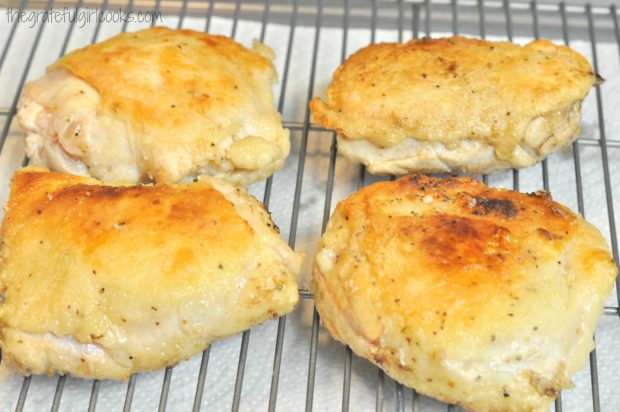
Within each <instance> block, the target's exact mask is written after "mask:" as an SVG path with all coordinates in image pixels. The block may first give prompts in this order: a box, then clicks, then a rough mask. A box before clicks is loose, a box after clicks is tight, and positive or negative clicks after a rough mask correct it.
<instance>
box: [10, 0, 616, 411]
mask: <svg viewBox="0 0 620 412" xmlns="http://www.w3.org/2000/svg"><path fill="white" fill-rule="evenodd" d="M299 2H300V0H292V11H291V13H290V20H289V22H288V24H289V26H290V28H291V30H290V32H289V37H288V42H287V54H286V57H285V65H284V71H283V74H282V83H281V89H280V98H279V102H278V110H279V111H280V112H282V110H283V107H284V102H285V96H286V85H287V80H288V75H289V67H290V59H291V54H292V53H291V52H292V47H293V44H294V39H295V29H296V28H297V27H298V15H299ZM55 3H56V2H55V1H54V0H48V1H47V3H46V4H45V5H46V7H48V8H49V7H53V6H54V5H55ZM83 3H84V1H83V0H78V1H77V2H75V3H74V4H73V6H74V7H75V8H76V9H80V8H81V7H83ZM180 3H181V4H180V8H179V9H178V16H179V21H178V27H179V28H180V27H182V25H183V20H184V18H185V16H186V15H187V13H188V5H189V2H188V0H183V1H182V2H180ZM220 3H221V4H224V5H227V4H229V3H230V2H226V1H222V2H216V1H214V0H209V2H208V5H207V7H206V16H205V20H206V23H205V31H208V30H209V28H210V23H211V17H212V16H213V15H214V14H215V13H216V12H217V9H218V6H220ZM271 3H272V0H265V2H264V4H263V5H262V10H263V12H262V20H261V21H262V25H261V34H260V40H261V41H262V40H264V38H265V34H266V30H267V26H268V24H269V22H270V15H271ZM357 3H359V2H357ZM491 3H492V4H491ZM109 4H110V3H109V0H103V1H102V3H101V5H100V7H101V8H102V9H104V10H105V9H108V7H109ZM385 4H386V3H385V2H382V1H372V0H371V1H370V2H367V3H366V5H367V7H368V8H370V28H371V42H374V41H375V33H376V29H377V19H378V13H379V10H378V7H379V6H382V5H385ZM442 4H447V5H448V6H449V8H450V11H451V28H452V32H453V34H458V33H459V16H458V12H457V11H458V8H459V7H463V4H465V5H466V6H467V7H475V8H476V9H477V11H478V30H479V36H480V37H481V38H484V37H485V36H486V32H487V29H486V27H487V25H486V22H485V18H486V17H485V10H486V8H488V7H493V8H494V9H498V8H500V9H501V10H502V11H503V14H504V17H505V36H506V37H507V39H508V40H510V41H512V39H513V35H514V30H513V18H512V11H513V10H523V8H524V7H525V8H529V10H530V11H531V18H532V27H531V35H532V36H533V37H534V38H539V36H540V28H539V11H540V9H541V7H544V8H545V9H546V10H549V9H553V8H555V11H556V14H557V15H559V17H560V19H561V23H562V26H561V27H562V34H563V39H564V42H565V44H567V45H569V42H570V35H569V24H568V18H567V14H568V11H567V8H568V6H567V5H566V4H565V3H560V4H559V5H557V6H553V5H548V4H546V5H539V4H538V2H537V1H536V0H532V1H531V2H530V3H523V2H518V1H514V2H511V1H510V0H502V2H501V3H499V2H497V1H494V2H489V4H485V1H484V0H477V2H475V3H474V2H472V1H467V0H461V1H460V2H459V1H458V0H449V2H447V3H445V2H444V3H442ZM28 5H29V3H28V0H22V1H21V2H20V3H19V9H20V10H24V9H25V8H27V7H28ZM396 5H397V10H398V13H397V28H398V40H399V41H402V40H403V32H404V26H405V22H404V17H405V8H406V7H407V8H409V7H411V28H412V37H413V38H418V37H419V35H420V33H419V31H420V19H421V18H422V17H421V15H422V14H423V16H424V17H423V18H424V21H423V25H424V30H423V33H424V34H425V35H426V36H430V35H431V34H432V27H431V25H432V22H433V19H432V15H431V13H432V10H433V5H432V4H431V1H430V0H423V1H422V2H419V1H417V2H406V1H404V0H397V1H396ZM133 6H134V1H133V0H128V2H127V3H126V7H127V9H128V10H130V11H131V10H133ZM160 7H161V0H156V1H155V7H154V8H155V10H160ZM242 7H243V4H242V1H241V0H234V9H233V13H232V20H233V24H232V29H231V33H230V36H231V37H233V38H234V37H235V35H236V31H237V26H238V21H239V18H240V14H241V10H242ZM341 7H342V13H341V14H342V22H341V24H342V27H343V29H344V30H343V40H342V48H341V61H344V59H345V58H346V56H347V40H348V29H349V26H350V13H349V10H350V8H351V0H342V2H341ZM570 7H571V8H572V9H574V8H575V7H576V6H570ZM593 9H594V8H593V7H592V6H591V5H589V4H588V5H586V6H585V7H583V8H582V12H584V13H585V16H586V17H585V18H586V19H587V32H588V37H589V39H590V43H591V48H592V62H593V66H594V69H595V71H597V72H598V56H597V46H596V27H595V25H594V22H593ZM596 12H597V13H598V14H601V13H603V14H607V15H608V16H609V17H610V19H611V21H612V24H613V33H614V36H615V40H616V42H617V44H618V50H619V56H620V28H619V23H618V20H619V19H618V13H617V9H616V6H615V5H611V6H610V7H609V9H603V8H600V7H599V8H596ZM572 13H573V14H577V13H579V12H578V11H574V10H573V11H572ZM322 22H323V1H322V0H319V1H318V4H317V5H316V12H315V18H314V27H315V35H314V42H313V46H312V65H311V72H310V80H309V84H308V92H307V97H306V101H308V100H309V99H310V98H311V97H312V95H313V91H314V79H315V73H316V67H317V64H316V63H317V56H318V48H319V43H320V33H321V28H322V27H323V25H322ZM18 24H19V22H17V21H15V22H14V23H13V25H12V26H11V29H10V32H9V35H8V38H7V40H6V42H5V44H4V47H3V50H2V54H1V55H0V70H1V69H2V67H3V65H4V62H5V59H6V56H7V53H8V50H9V48H10V47H11V43H12V41H13V38H14V35H15V31H16V29H17V26H18ZM100 25H101V24H100V23H99V22H98V23H97V25H96V27H95V31H94V34H93V37H92V42H93V43H94V42H96V41H97V38H98V34H99V31H100ZM44 28H45V22H42V23H40V24H39V27H38V29H37V32H36V35H35V40H34V43H33V45H32V48H31V50H30V53H29V55H28V59H27V61H26V64H25V67H24V69H23V71H22V74H21V77H20V79H19V82H18V87H17V91H16V93H15V95H14V98H13V102H12V104H11V107H9V108H0V115H1V116H4V117H5V124H4V126H3V128H2V131H1V132H0V149H2V148H3V146H4V143H5V141H6V138H7V135H8V132H9V130H10V126H11V123H12V120H13V118H14V116H15V114H16V106H17V102H18V99H19V96H20V95H21V91H22V89H23V86H24V83H25V81H26V79H27V77H28V74H29V71H30V68H31V65H32V62H33V59H34V56H35V53H36V51H37V48H38V45H39V41H40V39H41V34H42V32H43V29H44ZM126 28H127V22H125V23H124V24H123V26H122V31H125V30H126ZM73 30H74V25H70V26H69V28H68V30H67V33H66V36H65V39H64V41H63V45H62V49H61V53H60V55H61V56H62V55H63V54H64V53H65V52H66V51H67V46H68V43H69V40H70V38H71V34H72V33H73ZM596 105H597V113H598V125H599V139H594V138H580V139H579V140H578V141H576V142H574V143H573V145H572V146H573V161H574V169H575V178H576V191H577V203H578V210H579V212H580V213H581V214H583V215H584V216H585V210H584V199H583V186H582V175H581V162H580V155H579V151H580V146H584V145H585V146H598V147H600V149H601V160H602V164H603V174H604V184H605V195H606V202H607V205H606V206H607V211H608V220H609V231H610V236H611V243H612V253H613V256H614V259H615V260H616V261H618V260H619V257H618V239H617V233H616V224H615V215H614V204H613V194H612V186H611V180H610V175H609V160H608V153H607V149H608V148H610V147H611V148H618V147H620V141H618V140H611V141H610V140H607V137H606V132H605V122H604V120H605V118H604V114H603V111H604V105H603V101H602V94H601V90H600V86H597V87H596ZM284 124H285V126H286V127H288V128H289V129H291V130H292V131H299V132H301V144H300V153H299V159H298V165H297V176H296V184H295V194H294V200H293V211H292V214H291V229H290V232H289V245H290V246H291V247H294V246H295V240H296V233H297V223H298V217H299V207H300V201H301V200H300V199H301V194H302V181H303V175H304V166H305V161H306V151H307V143H308V137H309V134H310V132H311V131H312V132H326V131H327V130H325V129H324V128H321V127H318V126H315V125H312V124H311V123H310V112H309V110H308V108H307V105H306V109H305V112H304V119H303V122H297V121H285V122H284ZM336 160H337V145H336V135H335V133H333V132H332V142H331V146H330V155H329V168H328V178H327V184H326V189H325V202H324V209H323V219H322V231H324V230H325V227H326V225H327V220H328V218H329V214H330V210H331V204H332V192H333V188H334V177H335V167H336ZM25 162H26V159H24V162H23V164H25ZM541 169H542V178H543V186H544V188H545V190H549V172H548V165H547V161H546V160H545V161H544V162H542V163H541ZM482 177H483V180H484V181H485V182H486V181H487V180H488V177H487V176H486V175H483V176H482ZM272 183H273V177H270V178H269V179H268V180H267V181H266V183H265V190H264V196H263V202H264V203H265V205H266V206H268V205H269V201H270V197H271V189H272ZM364 183H365V169H364V168H363V167H360V168H359V177H358V187H363V186H364ZM513 188H514V189H515V190H519V171H517V170H513ZM617 286H618V283H617ZM616 292H617V294H618V297H619V298H620V288H618V287H617V288H616ZM300 294H301V297H302V298H305V299H312V294H311V293H310V292H308V291H307V290H301V291H300ZM619 313H620V311H619V309H618V307H617V306H613V307H606V308H605V311H604V314H605V315H612V316H618V314H619ZM285 324H286V317H281V318H280V319H279V321H278V329H277V338H276V345H275V353H274V362H273V373H272V379H271V390H270V397H269V407H268V409H269V411H274V410H275V407H276V401H277V395H278V381H279V375H280V367H281V361H282V351H283V343H284V332H285ZM250 333H251V331H250V330H247V331H245V332H244V333H243V337H242V341H241V347H240V353H239V362H238V366H237V375H236V380H235V387H234V394H233V401H232V409H233V410H234V411H236V410H238V409H239V406H240V402H241V389H242V385H243V376H244V371H245V362H246V359H247V351H248V345H249V339H250ZM318 334H319V316H318V313H317V312H316V310H314V311H313V319H312V333H311V340H310V355H309V361H308V379H307V391H306V402H305V409H306V410H312V405H313V395H314V380H315V371H316V361H317V352H318ZM209 353H210V348H207V349H206V350H205V351H204V352H203V353H202V359H201V365H200V371H199V374H198V378H197V383H196V392H195V397H194V406H193V411H198V410H200V407H201V400H202V396H203V392H204V383H205V377H206V373H207V366H208V362H209ZM352 362H353V357H352V352H351V349H350V348H348V347H347V348H345V358H344V365H343V371H344V374H343V393H342V410H343V411H348V410H349V400H350V385H351V367H352ZM377 371H378V372H377V387H376V405H375V407H376V409H377V410H383V403H384V396H385V394H384V382H385V375H384V373H383V372H382V371H381V370H380V369H377ZM172 372H173V368H171V367H169V368H166V370H165V373H164V379H163V382H162V390H161V395H160V402H159V411H164V410H165V409H166V404H167V399H168V393H169V388H170V382H171V377H172ZM137 377H138V375H133V376H132V377H131V379H130V381H129V382H128V384H127V392H126V396H125V402H124V407H123V410H124V411H129V410H130V409H131V404H132V399H133V394H134V391H135V385H136V379H137ZM590 377H591V385H592V407H593V410H594V411H599V410H600V397H599V390H598V374H597V363H596V350H593V351H592V352H591V354H590ZM65 380H66V378H65V376H59V377H58V380H57V385H56V390H55V393H54V398H53V401H52V405H51V410H52V411H57V410H58V409H59V406H60V402H61V399H62V394H63V389H64V385H65ZM30 383H31V378H30V377H26V378H24V380H23V383H22V387H21V390H20V393H19V397H18V400H17V404H16V410H17V411H21V410H22V409H23V407H24V404H25V401H26V398H27V395H28V390H29V387H30ZM99 388H100V381H98V380H94V381H93V384H92V390H91V396H90V401H89V406H88V410H89V411H94V410H95V408H96V405H97V397H98V393H99ZM405 390H408V389H405V388H404V387H403V386H402V385H400V384H396V386H395V398H396V410H397V411H404V410H405V402H404V400H405V397H404V391H405ZM418 398H419V397H418V394H417V393H416V392H415V391H413V405H412V408H413V411H417V410H418V409H419V405H418V403H417V400H418ZM454 409H455V408H454V406H453V405H448V406H447V410H448V411H452V410H454ZM555 410H556V411H561V410H562V401H561V398H559V399H558V400H557V401H556V403H555Z"/></svg>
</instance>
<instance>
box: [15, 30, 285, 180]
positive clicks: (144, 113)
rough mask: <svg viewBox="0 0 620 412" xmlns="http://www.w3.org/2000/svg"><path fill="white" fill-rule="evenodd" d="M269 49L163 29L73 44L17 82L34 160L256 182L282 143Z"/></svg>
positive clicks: (130, 175) (113, 173) (72, 169)
mask: <svg viewBox="0 0 620 412" xmlns="http://www.w3.org/2000/svg"><path fill="white" fill-rule="evenodd" d="M274 57H275V55H274V53H273V51H272V50H271V49H269V48H268V47H267V46H265V45H262V44H260V43H258V42H255V43H254V45H253V46H252V48H246V47H244V46H242V45H241V44H239V43H237V42H235V41H234V40H232V39H230V38H227V37H224V36H218V35H211V34H207V33H201V32H196V31H192V30H172V29H168V28H165V27H155V28H151V29H146V30H141V31H138V32H135V33H121V34H119V35H117V36H114V37H112V38H111V39H108V40H105V41H103V42H101V43H98V44H94V45H90V46H87V47H84V48H82V49H78V50H75V51H73V52H71V53H69V54H67V55H66V56H64V57H62V58H61V59H60V60H58V61H57V62H56V63H54V64H53V65H51V66H50V67H48V69H47V74H46V75H45V76H44V77H42V78H40V79H36V80H34V81H31V82H29V83H27V84H26V86H25V88H24V93H23V95H22V97H21V100H20V103H19V108H18V116H17V117H18V120H19V123H20V126H21V128H22V130H23V131H24V133H25V134H26V143H27V154H28V156H29V157H30V158H31V159H32V162H31V164H34V165H43V166H46V167H49V168H51V169H53V170H56V171H63V172H67V173H72V174H80V175H84V176H93V177H95V178H97V179H99V180H103V181H112V182H114V181H123V182H132V183H138V182H145V181H153V180H154V181H158V182H168V183H171V182H172V183H176V182H179V181H182V180H184V179H188V178H192V177H194V176H196V175H200V174H208V175H211V176H215V177H219V178H225V179H227V180H229V181H232V182H234V183H242V184H247V183H252V182H255V181H257V180H261V179H264V178H266V177H268V176H269V175H271V174H272V173H274V172H275V171H276V170H278V169H280V168H281V167H282V166H283V165H284V159H285V158H286V157H287V156H288V154H289V151H290V142H289V132H288V130H286V129H284V128H282V122H281V119H280V114H279V113H278V112H277V111H276V109H275V107H274V103H273V95H272V90H271V88H272V85H273V83H275V82H276V81H277V75H276V71H275V68H274V66H273V64H272V62H271V60H273V59H274Z"/></svg>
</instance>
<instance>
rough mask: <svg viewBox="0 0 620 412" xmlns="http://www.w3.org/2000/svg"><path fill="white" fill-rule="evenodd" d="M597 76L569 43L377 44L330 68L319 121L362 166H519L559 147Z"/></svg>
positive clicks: (573, 131) (575, 128)
mask: <svg viewBox="0 0 620 412" xmlns="http://www.w3.org/2000/svg"><path fill="white" fill-rule="evenodd" d="M596 80H597V77H596V75H595V74H594V72H593V70H592V67H591V66H590V64H589V63H588V61H587V60H586V59H585V58H584V57H583V56H581V55H580V54H579V53H577V52H575V51H574V50H571V49H570V48H568V47H564V46H556V45H554V44H553V43H551V42H549V41H547V40H538V41H534V42H531V43H529V44H527V45H526V46H523V47H522V46H518V45H514V44H511V43H508V42H490V41H484V40H476V39H469V38H464V37H450V38H439V39H432V40H430V39H423V40H412V41H410V42H408V43H405V44H399V43H382V44H373V45H370V46H368V47H365V48H363V49H361V50H360V51H358V52H357V53H355V54H353V55H352V56H351V57H349V58H348V59H347V61H346V62H345V63H344V64H343V65H342V66H340V67H339V68H338V70H336V72H335V74H334V78H333V81H332V82H331V84H330V85H329V87H328V89H327V102H323V101H322V100H321V99H320V98H318V97H316V98H314V99H313V100H312V101H311V103H310V109H311V110H312V114H313V116H314V120H315V122H317V123H318V124H320V125H322V126H325V127H328V128H331V129H335V130H337V131H338V133H339V140H338V147H339V150H340V151H341V152H342V153H343V154H344V155H346V156H347V157H349V158H351V159H353V160H356V161H359V162H362V163H364V164H365V165H366V166H367V167H368V169H369V171H370V172H371V173H376V174H401V175H402V174H406V173H410V172H412V171H418V172H449V171H468V172H475V173H481V172H490V171H493V170H499V169H506V168H511V167H516V168H521V167H526V166H529V165H532V164H533V163H535V162H537V161H538V160H541V159H542V158H544V157H546V156H547V155H548V154H549V153H551V152H552V151H554V150H557V149H559V148H561V147H564V146H567V145H568V144H569V143H570V142H572V141H573V140H575V139H576V138H577V135H578V134H579V131H580V117H581V115H580V109H581V101H582V100H583V99H584V97H585V96H586V94H587V93H588V91H589V90H590V88H591V87H592V86H593V85H594V84H595V82H596Z"/></svg>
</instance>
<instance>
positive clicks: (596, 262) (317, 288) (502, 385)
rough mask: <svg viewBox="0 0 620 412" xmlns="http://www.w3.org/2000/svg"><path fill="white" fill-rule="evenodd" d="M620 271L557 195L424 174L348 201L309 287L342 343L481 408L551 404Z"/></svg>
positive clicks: (578, 363)
mask: <svg viewBox="0 0 620 412" xmlns="http://www.w3.org/2000/svg"><path fill="white" fill-rule="evenodd" d="M616 274H617V268H616V266H615V264H614V262H613V260H612V258H611V256H610V252H609V249H608V247H607V245H606V242H605V240H604V239H603V237H602V236H601V234H600V233H599V232H598V231H597V229H596V228H594V227H593V226H592V225H590V224H589V223H587V222H586V221H584V220H583V218H582V217H581V216H579V215H576V214H574V213H572V212H571V211H570V210H568V209H567V208H566V207H564V206H562V205H560V204H558V203H556V202H554V201H553V200H552V199H551V197H550V196H549V195H548V194H546V193H534V194H522V193H517V192H513V191H509V190H500V189H494V188H490V187H487V186H485V185H484V184H482V183H480V182H478V181H476V180H473V179H459V178H451V179H433V178H429V177H426V176H423V175H412V176H407V177H403V178H401V179H399V180H396V181H393V182H384V183H377V184H373V185H371V186H368V187H366V188H364V189H362V190H360V191H358V192H357V193H355V194H353V195H352V196H350V197H349V198H348V199H346V200H344V201H342V202H340V203H339V204H338V206H337V207H336V210H335V212H334V214H333V216H332V217H331V219H330V220H329V223H328V226H327V230H326V231H325V234H324V235H323V238H322V239H321V242H320V244H319V247H318V252H317V255H316V258H315V261H314V276H313V283H312V289H313V291H314V293H315V298H316V308H317V310H318V312H319V314H320V316H321V320H322V321H323V324H324V325H325V327H326V328H327V330H328V331H329V332H330V333H331V335H332V336H333V337H334V338H335V339H336V340H338V341H340V342H343V343H345V344H347V345H349V346H350V347H351V348H352V349H353V351H354V352H355V353H356V354H358V355H359V356H362V357H365V358H367V359H369V360H370V361H372V362H373V363H375V364H376V365H377V366H379V367H381V368H382V369H383V370H384V371H386V372H387V373H388V374H389V375H390V376H391V377H393V378H394V379H396V380H397V381H399V382H401V383H403V384H405V385H407V386H410V387H413V388H415V389H416V390H418V391H419V392H421V393H423V394H426V395H429V396H432V397H435V398H437V399H440V400H442V401H444V402H448V403H452V404H457V405H460V406H462V407H463V408H465V409H467V410H471V411H541V412H542V411H545V412H546V411H548V410H549V409H548V408H549V405H550V403H551V402H552V401H553V400H554V399H555V398H556V397H557V396H558V394H559V393H560V391H561V390H563V389H565V388H570V387H571V385H572V384H571V380H570V377H571V375H572V374H573V373H575V372H576V371H577V370H578V369H580V368H581V367H582V366H583V365H584V363H585V362H586V359H587V356H588V353H589V352H590V350H591V349H592V348H593V341H592V333H593V331H594V329H595V325H596V322H597V319H598V317H599V316H600V315H601V312H602V309H603V302H604V300H605V297H606V296H607V295H608V294H609V292H610V291H611V289H612V286H613V282H614V279H615V277H616Z"/></svg>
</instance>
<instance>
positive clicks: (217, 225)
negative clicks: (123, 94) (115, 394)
mask: <svg viewBox="0 0 620 412" xmlns="http://www.w3.org/2000/svg"><path fill="white" fill-rule="evenodd" d="M0 256H1V258H2V265H1V267H0V291H1V292H2V296H3V299H2V303H1V304H0V347H1V348H2V356H3V361H4V362H6V363H7V364H8V365H9V366H11V367H12V368H14V369H15V370H17V371H18V372H20V373H22V374H26V375H29V374H41V373H48V374H51V373H54V372H58V373H62V374H64V373H69V374H71V375H74V376H79V377H84V378H97V379H102V378H112V379H127V378H128V377H129V375H130V374H132V373H134V372H139V371H149V370H154V369H159V368H162V367H164V366H171V365H174V364H176V363H178V362H179V361H181V360H184V359H188V358H189V357H190V356H192V355H194V354H196V353H198V352H200V351H201V350H203V349H205V348H206V347H207V346H208V345H209V343H210V342H212V341H214V340H217V339H222V338H224V337H226V336H229V335H232V334H235V333H237V332H239V331H242V330H244V329H247V328H249V327H251V326H252V325H255V324H257V323H259V322H263V321H266V320H269V319H274V318H276V317H278V316H280V315H283V314H286V313H289V312H290V311H292V310H293V308H294V307H295V305H296V303H297V300H298V292H297V284H296V280H295V276H296V275H297V273H298V272H299V270H300V265H301V255H299V254H296V253H295V252H293V251H292V250H291V249H290V248H289V247H288V245H286V243H285V242H284V241H283V240H282V239H281V238H280V236H279V235H278V233H277V231H276V229H275V226H274V224H273V222H272V221H271V219H270V218H269V216H268V213H267V212H266V210H265V209H264V207H263V206H262V204H260V203H259V202H258V201H257V200H256V199H254V198H252V197H251V196H250V195H248V194H247V192H246V191H245V190H244V189H242V188H240V187H237V186H233V185H231V184H228V183H225V182H222V181H220V180H217V179H214V178H210V177H206V178H204V179H203V180H202V181H201V182H197V183H192V184H188V185H166V184H157V185H154V186H115V185H102V184H101V183H99V182H98V181H96V180H94V179H90V178H84V177H79V176H73V175H68V174H59V173H52V172H48V171H46V170H42V169H34V168H28V169H24V170H22V171H19V172H18V173H17V174H16V175H15V176H14V178H13V183H12V188H11V194H10V198H9V202H8V204H7V206H6V214H5V217H4V222H3V225H2V247H1V249H0Z"/></svg>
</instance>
